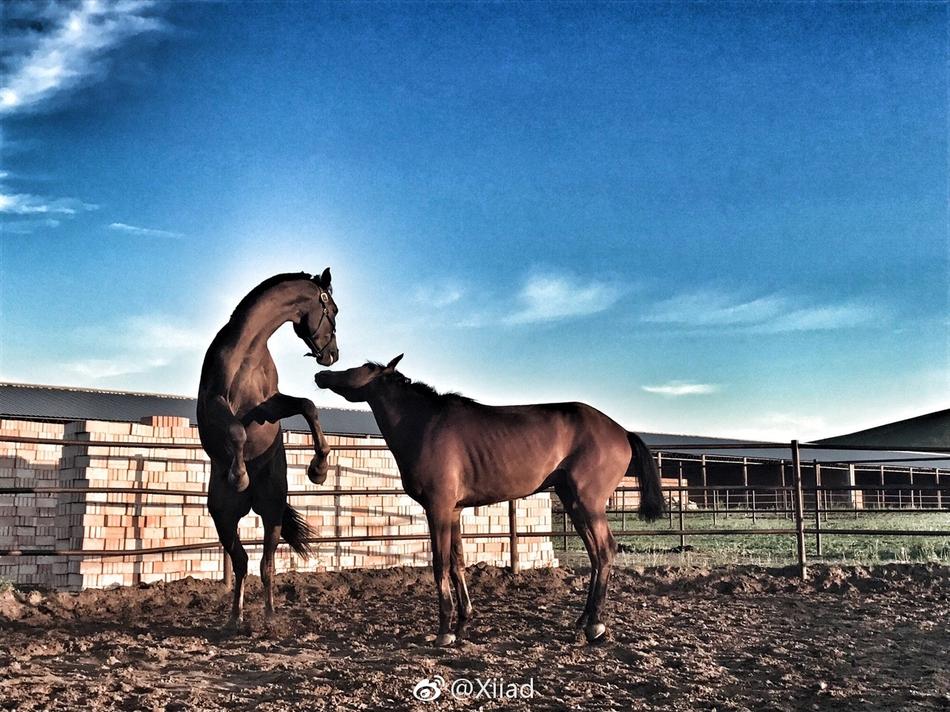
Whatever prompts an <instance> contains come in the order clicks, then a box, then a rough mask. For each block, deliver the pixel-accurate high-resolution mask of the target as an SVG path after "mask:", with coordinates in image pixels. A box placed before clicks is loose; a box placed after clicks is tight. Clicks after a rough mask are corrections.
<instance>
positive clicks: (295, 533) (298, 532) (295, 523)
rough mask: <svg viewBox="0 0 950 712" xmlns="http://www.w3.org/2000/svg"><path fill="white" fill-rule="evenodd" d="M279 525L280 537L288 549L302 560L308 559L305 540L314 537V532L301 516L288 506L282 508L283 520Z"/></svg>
mask: <svg viewBox="0 0 950 712" xmlns="http://www.w3.org/2000/svg"><path fill="white" fill-rule="evenodd" d="M280 525H281V527H280V535H281V536H282V537H284V541H286V542H287V543H288V544H290V548H291V549H293V550H294V551H296V552H297V553H298V554H300V555H301V556H303V557H304V558H307V557H309V556H310V553H311V552H310V544H309V543H307V539H312V538H313V537H314V536H316V532H315V531H314V530H313V529H311V528H310V525H309V524H307V520H306V519H304V518H303V515H301V514H300V512H298V511H297V510H296V509H294V508H293V507H291V506H290V505H289V504H288V505H287V506H286V507H285V508H284V518H283V520H282V521H281V523H280Z"/></svg>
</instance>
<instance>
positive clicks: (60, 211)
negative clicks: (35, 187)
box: [0, 193, 99, 215]
mask: <svg viewBox="0 0 950 712" xmlns="http://www.w3.org/2000/svg"><path fill="white" fill-rule="evenodd" d="M98 209H99V206H98V205H94V204H92V203H84V202H83V201H81V200H78V199H76V198H46V197H43V196H40V195H30V194H28V193H0V213H6V214H10V215H51V214H52V215H75V214H76V213H79V212H83V211H88V210H98Z"/></svg>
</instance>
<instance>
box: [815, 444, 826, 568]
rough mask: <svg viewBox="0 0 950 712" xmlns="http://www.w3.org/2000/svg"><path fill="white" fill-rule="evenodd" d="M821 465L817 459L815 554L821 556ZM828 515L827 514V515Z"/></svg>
mask: <svg viewBox="0 0 950 712" xmlns="http://www.w3.org/2000/svg"><path fill="white" fill-rule="evenodd" d="M820 487H821V465H820V464H818V460H815V556H821V497H822V492H821V490H820V489H819V488H820ZM827 516H828V515H827V514H825V517H827Z"/></svg>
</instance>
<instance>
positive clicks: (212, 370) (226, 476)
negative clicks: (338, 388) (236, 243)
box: [198, 268, 339, 627]
mask: <svg viewBox="0 0 950 712" xmlns="http://www.w3.org/2000/svg"><path fill="white" fill-rule="evenodd" d="M337 311H338V310H337V306H336V303H335V302H334V301H333V297H332V295H331V293H330V270H329V268H327V269H326V270H324V271H323V274H322V275H320V276H319V277H312V276H311V275H309V274H307V273H305V272H299V273H296V274H278V275H276V276H274V277H271V278H270V279H267V280H264V281H263V282H261V283H260V284H259V285H257V286H256V287H255V288H254V289H252V290H251V291H250V292H249V293H248V295H247V296H245V297H244V299H242V300H241V302H240V303H239V304H238V305H237V308H236V309H235V310H234V313H233V314H232V315H231V319H230V320H229V321H228V323H227V324H226V325H225V326H224V328H222V329H221V331H219V332H218V335H217V336H215V337H214V340H213V341H212V342H211V346H209V347H208V352H207V354H205V360H204V365H203V366H202V368H201V384H200V386H199V389H198V433H199V435H200V436H201V444H202V446H203V447H204V449H205V452H207V453H208V457H210V458H211V480H210V482H209V483H208V509H209V511H210V512H211V516H212V518H213V519H214V525H215V527H216V528H217V530H218V538H220V540H221V544H222V545H223V546H224V550H225V551H226V552H227V554H228V555H229V556H230V558H231V563H232V567H233V570H234V599H233V605H232V607H231V619H230V622H229V625H231V626H232V627H234V626H237V625H238V624H239V623H240V622H241V616H242V610H243V605H244V577H245V576H246V575H247V552H245V551H244V547H243V546H242V545H241V539H240V537H239V536H238V522H239V521H240V519H241V517H243V516H244V515H245V514H247V513H248V512H249V511H250V510H251V509H253V510H254V511H255V512H257V513H258V514H259V515H260V516H261V519H262V521H263V524H264V553H263V556H262V558H261V581H262V582H263V584H264V607H265V611H266V614H267V615H268V616H270V615H272V614H273V612H274V589H273V574H274V552H275V551H276V550H277V543H278V541H279V540H280V537H281V535H283V537H284V540H285V541H286V542H287V543H288V544H290V546H291V547H292V548H293V549H294V551H296V552H298V553H299V554H301V555H304V556H306V555H307V554H308V552H309V547H308V546H307V542H306V540H307V538H308V537H310V536H312V532H311V530H310V528H309V527H308V526H307V523H306V521H305V520H304V519H303V517H301V516H300V514H299V513H297V512H296V511H295V510H294V509H293V507H291V506H290V505H288V504H287V456H286V453H285V452H284V442H283V438H282V436H281V430H280V420H281V418H287V417H289V416H292V415H298V414H299V415H302V416H303V417H304V418H305V419H306V420H307V423H308V424H309V426H310V432H311V433H312V434H313V443H314V447H315V449H316V453H315V455H314V457H313V460H311V462H310V466H309V467H308V468H307V476H308V477H309V478H310V481H311V482H314V483H315V484H320V483H322V482H323V481H324V480H326V476H327V455H328V454H329V452H330V447H329V445H327V440H326V438H325V437H324V436H323V431H322V430H321V429H320V422H319V420H318V419H317V409H316V408H315V407H314V405H313V403H311V402H310V401H309V400H307V399H306V398H294V397H293V396H287V395H284V394H283V393H280V392H279V391H278V390H277V369H276V367H275V366H274V360H273V358H271V355H270V351H268V350H267V340H268V339H269V338H270V337H271V335H272V334H273V333H274V332H275V331H277V329H278V328H279V327H280V326H281V325H282V324H284V323H286V322H288V321H289V322H292V323H293V325H294V331H295V332H296V333H297V336H299V337H300V338H301V339H302V340H303V342H304V343H305V344H306V345H307V347H308V348H309V349H310V353H308V354H307V356H313V357H314V358H316V359H317V362H318V363H319V364H321V365H323V366H331V365H333V363H335V362H336V360H337V359H338V358H339V351H338V350H337V346H336V315H337Z"/></svg>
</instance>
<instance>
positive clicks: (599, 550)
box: [582, 507, 617, 643]
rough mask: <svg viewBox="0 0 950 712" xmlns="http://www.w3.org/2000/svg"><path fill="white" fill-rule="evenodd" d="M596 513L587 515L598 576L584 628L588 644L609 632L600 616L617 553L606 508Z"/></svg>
mask: <svg viewBox="0 0 950 712" xmlns="http://www.w3.org/2000/svg"><path fill="white" fill-rule="evenodd" d="M598 509H599V511H597V512H596V513H587V512H585V514H588V521H589V522H590V532H591V536H592V538H593V545H594V555H595V556H596V557H597V562H598V566H597V576H596V578H595V580H594V590H593V594H594V595H593V601H592V606H591V609H590V615H589V617H588V620H587V626H586V627H585V628H584V634H585V635H586V636H587V640H588V642H591V643H593V642H594V641H596V640H597V639H598V638H600V637H602V636H603V635H604V634H605V633H606V632H607V626H606V625H604V624H603V623H602V622H601V620H600V614H601V611H602V610H603V606H604V601H605V600H606V598H607V583H608V582H609V580H610V569H611V566H612V565H613V560H614V556H615V555H616V553H617V543H616V542H615V541H614V536H613V534H612V533H611V532H610V524H609V523H608V522H607V515H606V513H605V511H604V507H600V508H598ZM582 510H583V507H582Z"/></svg>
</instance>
